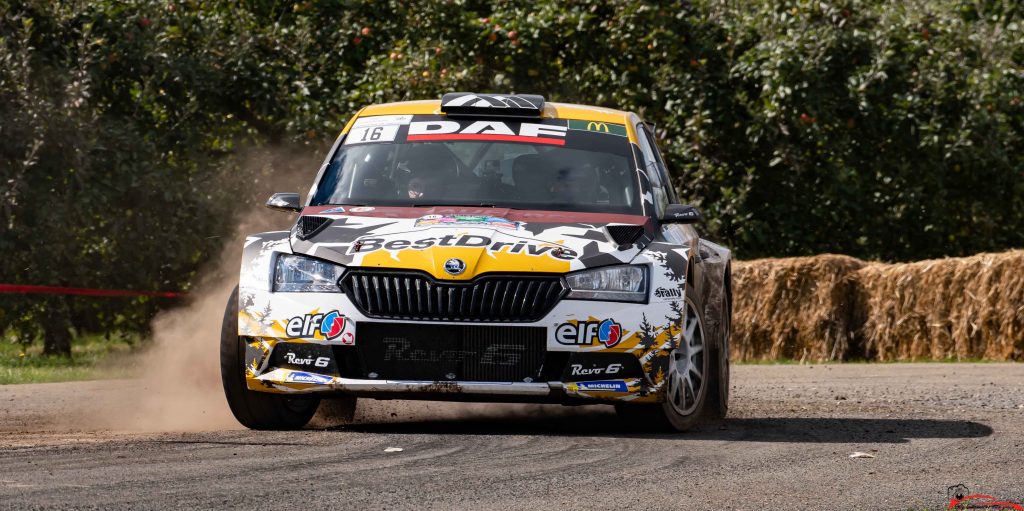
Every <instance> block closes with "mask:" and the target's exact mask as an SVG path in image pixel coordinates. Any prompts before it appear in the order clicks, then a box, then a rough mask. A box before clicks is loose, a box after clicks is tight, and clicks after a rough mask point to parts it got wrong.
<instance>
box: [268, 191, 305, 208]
mask: <svg viewBox="0 0 1024 511" xmlns="http://www.w3.org/2000/svg"><path fill="white" fill-rule="evenodd" d="M267 207H268V208H270V209H276V210H278V211H293V212H299V211H302V206H300V205H299V194H297V193H275V194H274V195H271V196H270V199H268V200H267Z"/></svg>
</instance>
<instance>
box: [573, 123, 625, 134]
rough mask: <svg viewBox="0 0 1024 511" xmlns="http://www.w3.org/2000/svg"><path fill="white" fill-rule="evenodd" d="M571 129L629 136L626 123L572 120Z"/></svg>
mask: <svg viewBox="0 0 1024 511" xmlns="http://www.w3.org/2000/svg"><path fill="white" fill-rule="evenodd" d="M569 129H571V130H580V131H595V132H598V133H608V134H609V135H618V136H620V137H625V136H628V135H627V133H626V126H625V125H623V124H613V123H608V122H595V121H579V120H570V121H569Z"/></svg>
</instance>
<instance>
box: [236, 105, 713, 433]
mask: <svg viewBox="0 0 1024 511" xmlns="http://www.w3.org/2000/svg"><path fill="white" fill-rule="evenodd" d="M267 206H269V207H271V208H274V209H278V210H284V211H291V212H298V213H300V215H299V217H298V219H297V221H296V222H295V224H294V226H293V227H292V228H291V229H290V230H288V231H280V232H266V233H260V234H254V235H251V236H249V237H248V238H247V239H246V241H245V247H244V252H243V256H242V264H241V274H240V281H239V287H238V290H237V292H235V293H233V294H232V296H231V298H230V300H229V302H228V305H227V310H226V312H225V316H224V327H223V332H222V335H221V373H222V378H223V383H224V391H225V393H226V395H227V400H228V403H229V404H230V407H231V411H232V412H233V413H234V415H235V417H236V418H237V419H238V420H239V422H241V423H242V424H243V425H245V426H247V427H250V428H254V429H289V428H300V427H302V426H304V425H305V424H306V423H307V422H308V421H309V420H310V419H311V418H312V416H313V414H314V413H315V412H316V410H317V407H318V406H319V403H320V400H321V398H330V399H331V400H332V401H333V402H340V403H343V406H342V408H343V409H348V410H352V409H353V407H354V406H355V400H356V399H357V398H359V397H363V398H377V399H433V400H450V401H455V400H459V401H464V400H471V401H493V402H541V403H562V404H570V405H576V404H597V403H603V404H613V405H615V408H616V410H617V411H618V413H619V414H620V415H622V416H623V417H625V418H626V419H628V420H629V421H632V422H634V423H636V424H637V425H640V426H643V427H653V428H667V429H675V430H685V429H687V428H689V427H691V426H693V425H694V424H695V422H696V421H698V420H699V419H700V418H701V417H702V416H716V415H717V416H724V415H725V413H726V411H727V408H728V398H729V326H730V311H731V302H732V294H731V277H730V261H731V259H730V257H731V256H730V252H729V250H728V249H727V248H725V247H723V246H721V245H718V244H715V243H712V242H710V241H708V240H705V239H702V238H701V237H700V235H699V234H698V232H697V230H696V229H695V227H694V224H696V223H698V222H699V221H700V220H701V215H700V213H699V212H698V211H697V209H696V208H694V207H692V206H687V205H682V204H679V201H678V199H677V197H676V192H675V190H674V189H673V186H672V185H671V179H670V175H669V173H668V170H667V169H666V168H665V163H664V161H663V159H662V156H661V154H660V153H659V150H658V148H657V146H656V145H655V141H654V136H653V133H652V128H651V126H650V125H648V124H646V123H645V122H643V121H642V120H641V119H640V118H639V117H638V116H637V115H636V114H633V113H629V112H623V111H618V110H611V109H607V108H597V107H590V106H580V105H571V104H561V103H551V102H546V101H545V100H544V98H543V97H541V96H536V95H506V94H475V93H451V94H445V95H444V97H443V98H442V99H441V100H440V101H437V100H433V101H410V102H401V103H391V104H383V105H374V106H369V107H366V108H364V109H362V110H361V111H359V112H358V113H357V114H356V115H355V117H353V118H352V119H351V120H350V121H349V122H348V124H347V125H346V126H345V128H344V129H343V130H342V132H341V135H340V136H339V137H338V139H337V141H336V142H335V143H334V146H333V147H332V149H331V150H330V153H329V154H328V156H327V158H326V159H325V161H324V163H323V165H322V167H321V168H320V170H319V172H318V174H317V176H316V180H315V181H314V183H313V186H312V188H311V189H310V191H309V194H308V195H307V197H306V199H305V201H304V202H300V199H299V195H298V194H296V193H278V194H274V196H273V197H271V198H270V200H269V201H268V203H267Z"/></svg>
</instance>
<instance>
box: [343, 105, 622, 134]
mask: <svg viewBox="0 0 1024 511" xmlns="http://www.w3.org/2000/svg"><path fill="white" fill-rule="evenodd" d="M433 114H437V115H440V114H441V101H440V100H437V99H428V100H420V101H399V102H395V103H380V104H376V105H370V106H367V107H365V108H363V109H362V110H360V111H359V112H358V113H357V114H356V115H354V116H352V118H351V119H349V121H348V123H347V124H346V125H345V129H344V130H342V132H341V133H342V134H345V133H348V130H349V129H350V128H351V127H352V124H353V123H354V122H355V120H356V119H357V118H359V117H366V116H370V115H433ZM541 117H542V118H544V119H573V120H580V121H594V122H607V123H615V124H625V125H626V130H627V132H628V133H629V139H630V140H635V136H636V135H634V134H633V132H634V130H633V126H632V125H633V124H634V122H636V121H639V118H638V117H637V116H636V115H634V114H632V113H630V112H626V111H623V110H615V109H613V108H604V107H599V106H589V105H576V104H572V103H551V102H545V103H544V111H543V113H542V114H541Z"/></svg>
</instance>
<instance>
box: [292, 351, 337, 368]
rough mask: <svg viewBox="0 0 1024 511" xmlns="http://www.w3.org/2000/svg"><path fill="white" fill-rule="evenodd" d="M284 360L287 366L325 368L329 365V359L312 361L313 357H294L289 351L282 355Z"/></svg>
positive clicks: (323, 358) (318, 358)
mask: <svg viewBox="0 0 1024 511" xmlns="http://www.w3.org/2000/svg"><path fill="white" fill-rule="evenodd" d="M284 360H285V362H288V363H289V364H295V365H300V366H308V365H311V366H314V367H327V366H328V365H330V363H331V359H330V358H329V357H316V358H315V359H314V358H313V357H310V356H306V357H303V356H302V355H296V354H295V353H293V352H291V351H289V352H287V353H285V354H284Z"/></svg>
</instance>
